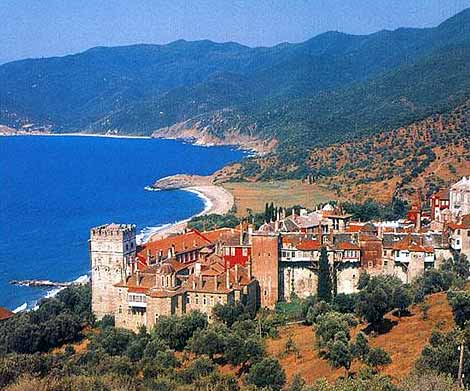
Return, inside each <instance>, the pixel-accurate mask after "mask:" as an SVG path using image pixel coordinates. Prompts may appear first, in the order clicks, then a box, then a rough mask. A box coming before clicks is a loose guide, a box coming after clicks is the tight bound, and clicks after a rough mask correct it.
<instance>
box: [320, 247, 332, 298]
mask: <svg viewBox="0 0 470 391" xmlns="http://www.w3.org/2000/svg"><path fill="white" fill-rule="evenodd" d="M331 290H332V282H331V274H330V264H329V262H328V252H327V250H326V247H322V249H321V253H320V262H319V268H318V290H317V296H318V300H323V301H326V302H327V303H329V302H331Z"/></svg>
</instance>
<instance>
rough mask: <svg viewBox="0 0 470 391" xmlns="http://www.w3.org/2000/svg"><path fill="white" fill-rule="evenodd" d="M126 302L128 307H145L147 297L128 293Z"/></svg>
mask: <svg viewBox="0 0 470 391" xmlns="http://www.w3.org/2000/svg"><path fill="white" fill-rule="evenodd" d="M127 302H128V305H129V307H133V308H147V297H146V296H145V295H136V294H129V295H128V297H127Z"/></svg>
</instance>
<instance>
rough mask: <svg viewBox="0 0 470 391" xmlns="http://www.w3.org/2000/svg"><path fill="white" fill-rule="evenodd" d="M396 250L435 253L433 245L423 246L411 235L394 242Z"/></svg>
mask: <svg viewBox="0 0 470 391" xmlns="http://www.w3.org/2000/svg"><path fill="white" fill-rule="evenodd" d="M392 248H393V249H394V250H398V251H400V250H408V251H410V252H425V253H433V252H434V248H433V247H432V246H423V245H421V244H418V243H416V242H414V241H413V238H412V237H411V235H408V236H407V237H405V238H403V239H402V240H399V241H397V242H394V243H393V245H392Z"/></svg>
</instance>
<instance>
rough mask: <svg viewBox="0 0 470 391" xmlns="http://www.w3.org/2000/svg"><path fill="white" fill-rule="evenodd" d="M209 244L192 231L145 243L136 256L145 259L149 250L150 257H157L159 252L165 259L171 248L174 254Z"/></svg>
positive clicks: (208, 240) (204, 238)
mask: <svg viewBox="0 0 470 391" xmlns="http://www.w3.org/2000/svg"><path fill="white" fill-rule="evenodd" d="M210 244H212V242H211V240H210V239H208V238H206V237H205V236H204V235H203V234H201V233H200V232H198V231H196V230H193V231H190V232H187V233H185V234H181V235H174V236H169V237H167V238H164V239H160V240H155V241H151V242H147V243H146V244H145V245H144V247H143V249H142V250H141V251H140V252H139V254H138V255H139V256H142V257H144V258H145V259H147V251H148V250H150V254H151V255H152V256H155V255H158V254H159V252H160V251H162V252H163V256H164V257H166V256H168V250H169V249H171V248H172V247H173V246H174V247H175V252H176V253H184V252H186V251H189V250H192V249H197V248H201V247H204V246H207V245H210Z"/></svg>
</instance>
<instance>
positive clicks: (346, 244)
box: [336, 242, 361, 250]
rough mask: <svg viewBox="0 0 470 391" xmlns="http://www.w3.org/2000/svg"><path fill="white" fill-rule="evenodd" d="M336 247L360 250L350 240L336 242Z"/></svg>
mask: <svg viewBox="0 0 470 391" xmlns="http://www.w3.org/2000/svg"><path fill="white" fill-rule="evenodd" d="M336 248H337V249H339V250H360V249H361V248H360V247H359V246H358V245H357V244H354V243H351V242H340V243H338V244H336Z"/></svg>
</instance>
